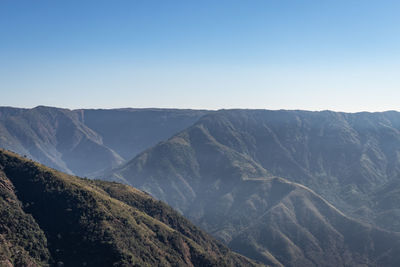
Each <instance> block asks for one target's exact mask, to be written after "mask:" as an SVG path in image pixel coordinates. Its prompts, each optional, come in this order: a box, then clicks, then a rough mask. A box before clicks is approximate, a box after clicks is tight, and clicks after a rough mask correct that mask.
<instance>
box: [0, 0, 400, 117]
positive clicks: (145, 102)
mask: <svg viewBox="0 0 400 267" xmlns="http://www.w3.org/2000/svg"><path fill="white" fill-rule="evenodd" d="M399 2H400V1H385V0H375V1H370V0H358V1H352V0H343V1H341V0H326V1H325V0H315V1H305V0H304V1H302V0H292V1H289V0H288V1H285V0H241V1H237V0H201V1H194V0H181V1H173V0H159V1H153V0H130V1H119V0H113V1H111V0H110V1H101V0H95V1H89V0H79V1H73V0H63V1H61V0H58V1H54V0H53V1H41V0H35V1H32V0H26V1H23V0H19V1H15V0H1V1H0V95H1V97H0V105H7V106H18V107H33V106H36V105H50V106H59V107H68V108H80V107H85V108H88V107H96V108H97V107H104V108H113V107H178V108H209V109H219V108H266V109H281V108H282V109H308V110H323V109H331V110H340V111H350V112H354V111H362V110H367V111H382V110H390V109H392V110H393V109H395V110H399V109H400V105H399V104H400V73H399V72H400V15H399V14H400V3H399Z"/></svg>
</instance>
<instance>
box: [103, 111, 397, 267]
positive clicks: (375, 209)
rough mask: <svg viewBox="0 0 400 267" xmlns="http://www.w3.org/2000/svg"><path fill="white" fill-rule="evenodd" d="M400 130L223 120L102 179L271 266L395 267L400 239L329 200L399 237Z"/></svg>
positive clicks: (295, 117)
mask: <svg viewBox="0 0 400 267" xmlns="http://www.w3.org/2000/svg"><path fill="white" fill-rule="evenodd" d="M399 129H400V114H399V113H397V112H386V113H358V114H346V113H335V112H329V111H326V112H306V111H264V110H228V111H218V112H215V113H212V114H208V115H205V116H204V117H202V118H201V119H200V120H199V121H198V122H197V123H195V124H194V125H193V126H191V127H189V128H188V129H187V130H185V131H182V132H181V133H179V134H177V135H175V136H173V137H171V138H170V139H169V140H167V141H164V142H161V143H160V144H158V145H156V146H155V147H153V148H151V149H149V150H147V151H145V152H143V153H142V154H140V155H138V156H137V157H135V158H134V159H133V160H131V161H130V162H128V163H126V164H125V165H123V166H121V167H119V168H117V169H116V170H114V171H113V172H112V173H111V174H110V175H105V176H103V178H109V177H111V179H114V180H118V181H124V182H128V183H130V184H132V185H134V186H136V187H138V188H141V189H143V190H146V191H147V192H150V193H151V194H152V195H154V196H155V197H157V198H159V199H162V200H164V201H166V202H167V203H169V204H170V205H172V206H173V207H175V208H176V209H178V210H180V211H181V212H182V213H183V214H184V215H185V216H186V217H188V218H189V219H191V220H192V221H193V222H194V223H196V224H197V225H199V226H201V227H202V228H203V229H205V230H207V231H208V232H210V233H212V234H213V235H214V236H216V237H218V238H220V239H221V240H223V241H225V242H226V243H227V244H229V245H230V247H231V248H234V249H235V250H236V251H239V252H241V253H243V254H244V255H247V256H250V257H252V258H255V259H259V260H263V261H264V262H265V263H267V264H277V265H279V264H282V265H285V266H322V265H323V266H326V265H327V264H328V265H331V266H356V265H363V264H367V265H368V266H396V265H397V264H398V262H397V259H396V257H395V254H391V253H392V252H393V251H396V248H397V245H395V244H397V242H398V237H397V234H393V235H392V234H391V233H389V232H385V231H381V230H379V229H378V228H375V227H372V226H367V225H364V224H362V223H360V222H358V221H356V220H353V219H350V218H348V217H347V216H346V215H344V214H343V213H341V212H340V211H339V210H338V209H337V208H334V207H333V206H332V205H330V204H328V202H327V201H325V200H324V199H326V200H328V201H330V202H331V203H332V204H333V205H335V206H336V207H338V208H339V209H340V210H342V211H343V212H344V213H345V214H348V215H352V216H354V217H357V218H359V219H360V218H362V219H363V220H364V221H365V222H369V223H374V224H376V225H377V226H380V227H384V228H387V229H392V230H396V231H398V230H399V229H398V228H396V226H397V227H398V224H397V220H396V219H397V218H398V216H396V215H397V214H398V212H397V211H398V208H399V207H400V202H399V201H398V200H397V199H395V197H396V196H397V195H396V194H395V193H396V192H397V191H398V190H399V188H398V187H397V189H395V187H394V185H393V182H394V181H399V180H400V176H399V174H400V156H399V155H400V131H399ZM275 177H283V178H285V179H279V178H275ZM288 180H289V181H291V182H289V181H288ZM293 182H295V183H293ZM300 184H302V185H300ZM388 184H390V185H389V186H387V185H388ZM305 186H307V187H309V188H311V189H312V190H314V192H316V193H314V192H313V191H312V190H311V189H308V188H307V187H305ZM396 186H397V184H396ZM385 187H388V188H386V189H385ZM382 190H386V191H388V190H392V191H393V193H392V194H391V196H390V195H388V194H387V193H385V194H381V193H379V192H380V191H382ZM386 198H389V199H386ZM391 200H397V202H392V201H391ZM386 202H390V203H391V207H390V209H389V210H385V208H384V207H386V204H384V203H386ZM382 212H385V217H384V218H382V217H381V213H382ZM386 226H390V227H386ZM350 236H351V238H350ZM384 237H385V238H384ZM380 238H383V240H385V241H384V242H383V240H382V239H380ZM386 238H388V239H386ZM392 238H393V239H392ZM389 239H391V240H392V241H389ZM354 240H358V241H357V242H361V243H360V244H359V245H360V246H358V245H356V244H355V243H353V242H354ZM382 242H383V243H384V245H385V246H382V245H383V244H381V243H382ZM361 244H363V245H361ZM389 244H390V245H389ZM363 246H365V247H363ZM373 248H375V249H377V248H379V249H382V250H381V251H380V252H378V251H371V250H370V249H372V250H374V249H373ZM338 251H341V252H340V253H338ZM390 251H391V252H390ZM385 255H386V256H387V257H388V258H390V259H391V260H394V259H396V261H395V262H390V261H389V262H385V263H384V262H383V261H386V260H387V258H386V256H385ZM271 256H272V257H273V258H274V259H273V260H271ZM380 260H382V262H380Z"/></svg>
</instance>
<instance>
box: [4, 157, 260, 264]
mask: <svg viewBox="0 0 400 267" xmlns="http://www.w3.org/2000/svg"><path fill="white" fill-rule="evenodd" d="M0 169H1V176H0V177H1V188H0V189H1V191H0V192H1V194H2V195H1V204H2V205H1V207H0V208H1V212H2V214H8V215H9V216H1V224H0V237H1V239H0V240H2V241H1V242H3V243H4V244H7V245H6V246H4V247H3V246H2V250H1V251H0V257H1V258H0V260H2V261H3V262H8V263H12V264H15V265H18V262H25V263H27V262H29V264H31V265H32V266H45V265H47V264H50V265H55V264H57V265H58V266H61V265H64V266H254V265H255V263H253V262H251V261H250V260H248V259H246V258H244V257H242V256H240V255H237V254H235V253H232V252H231V251H229V249H227V248H226V247H225V246H223V245H221V244H220V243H219V242H217V241H215V240H214V239H212V238H211V237H210V236H208V235H207V234H205V233H204V232H202V231H200V230H199V229H198V228H196V227H195V226H193V225H192V224H191V223H190V222H188V221H187V220H186V219H184V218H183V217H182V216H180V215H179V214H177V213H176V212H174V211H173V210H172V209H171V208H169V207H168V206H166V205H165V204H163V203H160V202H159V201H156V200H154V199H152V198H151V197H150V196H149V195H147V194H145V193H143V192H141V191H138V190H136V189H133V188H131V187H128V186H123V185H119V184H116V183H108V182H99V181H91V180H86V179H80V178H77V177H73V176H69V175H67V174H64V173H61V172H58V171H55V170H53V169H50V168H47V167H44V166H43V165H39V164H37V163H34V162H32V161H30V160H27V159H24V158H21V157H19V156H17V155H16V154H13V153H11V152H7V151H3V150H1V151H0ZM16 222H18V224H17V223H16ZM18 248H21V249H18ZM17 249H18V252H16V250H17ZM23 265H24V264H23Z"/></svg>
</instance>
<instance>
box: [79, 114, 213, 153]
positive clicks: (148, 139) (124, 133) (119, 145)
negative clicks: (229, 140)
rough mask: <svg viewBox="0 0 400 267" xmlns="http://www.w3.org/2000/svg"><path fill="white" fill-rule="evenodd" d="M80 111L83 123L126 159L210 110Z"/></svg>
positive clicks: (181, 128) (167, 136)
mask: <svg viewBox="0 0 400 267" xmlns="http://www.w3.org/2000/svg"><path fill="white" fill-rule="evenodd" d="M77 112H78V111H77ZM81 112H82V116H83V118H84V119H83V120H84V123H85V125H86V126H88V127H89V128H90V129H92V130H94V131H95V132H97V133H98V134H100V135H101V136H102V138H103V143H104V144H105V145H106V146H108V147H110V148H112V149H113V150H114V151H115V152H117V153H118V155H120V156H121V157H122V158H124V159H126V160H129V159H131V158H133V157H134V156H136V155H137V154H139V153H140V152H142V151H143V150H145V149H147V148H149V147H151V146H153V145H156V144H157V143H158V142H160V141H162V140H165V139H167V138H169V137H171V136H172V135H174V134H176V133H177V132H179V131H181V130H183V129H185V128H187V127H189V126H191V125H192V124H193V123H195V122H196V121H197V120H198V119H199V118H200V117H201V116H203V115H205V114H206V113H209V111H205V110H185V109H132V108H126V109H84V110H81Z"/></svg>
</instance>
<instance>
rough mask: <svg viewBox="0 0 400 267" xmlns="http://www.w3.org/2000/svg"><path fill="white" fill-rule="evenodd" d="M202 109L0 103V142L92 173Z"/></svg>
mask: <svg viewBox="0 0 400 267" xmlns="http://www.w3.org/2000/svg"><path fill="white" fill-rule="evenodd" d="M204 114H205V111H195V110H174V109H113V110H90V109H89V110H85V109H81V110H68V109H60V108H52V107H44V106H39V107H36V108H33V109H20V108H10V107H0V147H2V148H5V149H10V150H12V151H15V152H17V153H19V154H21V155H26V156H27V157H29V158H31V159H34V160H37V161H39V162H41V163H43V164H45V165H47V166H50V167H53V168H56V169H58V170H61V171H64V172H67V173H70V174H76V175H80V176H88V177H93V176H94V175H96V173H98V172H100V171H103V170H105V169H111V168H112V167H116V166H117V165H119V164H121V163H123V162H124V161H125V160H127V159H131V158H132V157H133V156H135V155H136V154H138V153H139V152H141V151H142V150H144V149H146V148H148V147H150V146H152V145H155V144H156V143H158V142H159V141H161V140H163V139H165V138H168V137H169V136H171V135H172V134H175V133H177V132H179V131H181V130H183V129H184V128H186V127H188V126H189V125H191V124H193V123H194V122H195V121H197V119H198V118H199V117H200V116H202V115H204Z"/></svg>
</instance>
